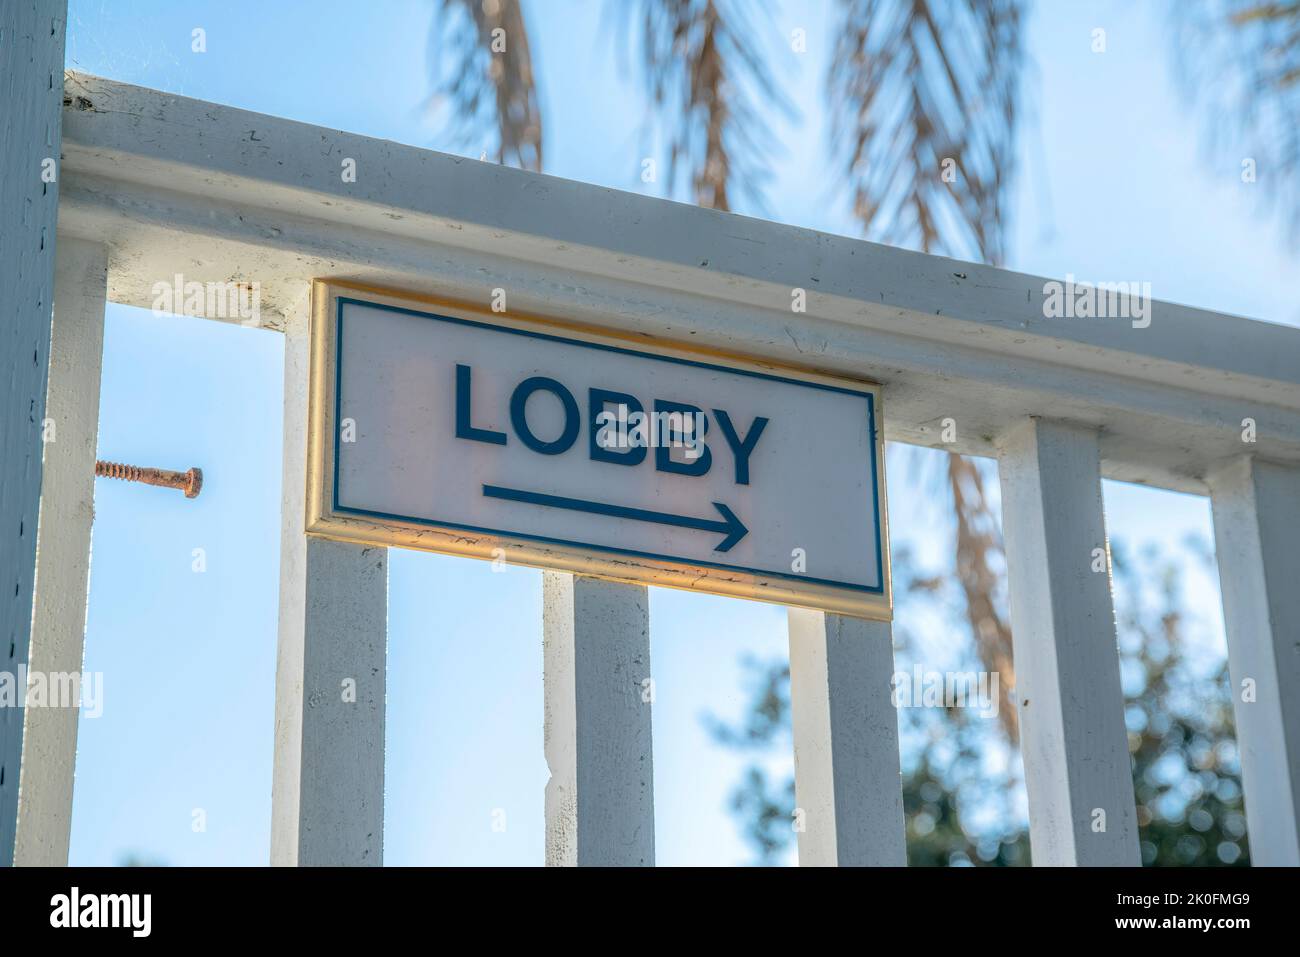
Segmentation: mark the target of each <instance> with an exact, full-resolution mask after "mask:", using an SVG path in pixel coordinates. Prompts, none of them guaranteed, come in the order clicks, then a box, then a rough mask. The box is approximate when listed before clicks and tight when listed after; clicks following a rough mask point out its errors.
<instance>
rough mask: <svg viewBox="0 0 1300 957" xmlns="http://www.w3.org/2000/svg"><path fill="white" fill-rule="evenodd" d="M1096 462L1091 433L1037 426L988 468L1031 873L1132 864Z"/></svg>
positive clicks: (1126, 764) (1133, 826)
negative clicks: (999, 533)
mask: <svg viewBox="0 0 1300 957" xmlns="http://www.w3.org/2000/svg"><path fill="white" fill-rule="evenodd" d="M1098 459H1099V456H1098V445H1097V436H1096V434H1095V433H1094V432H1092V431H1091V430H1088V429H1083V428H1079V427H1077V426H1071V425H1065V424H1061V423H1052V422H1045V421H1043V420H1041V419H1036V418H1034V419H1028V420H1026V421H1024V422H1022V423H1021V424H1020V425H1018V426H1016V427H1015V428H1013V429H1011V430H1010V431H1009V432H1008V433H1007V434H1006V435H1005V436H1004V437H1003V439H1002V451H1001V455H1000V456H999V459H998V467H999V472H1000V476H1001V484H1002V527H1003V534H1004V536H1005V539H1006V554H1007V572H1008V579H1009V587H1010V593H1011V594H1010V597H1011V628H1012V634H1013V636H1014V649H1013V653H1014V655H1015V665H1016V687H1015V696H1016V708H1017V711H1018V714H1019V717H1020V750H1021V753H1022V755H1023V757H1024V766H1025V789H1026V791H1027V793H1028V798H1029V843H1030V852H1031V854H1032V856H1033V862H1034V864H1035V865H1038V866H1061V865H1075V864H1078V865H1133V866H1136V865H1138V864H1140V863H1141V857H1140V854H1139V851H1138V839H1137V811H1136V805H1135V799H1134V796H1133V772H1132V767H1131V763H1130V759H1129V752H1128V734H1127V730H1126V729H1125V726H1124V695H1123V691H1122V689H1121V687H1120V675H1119V650H1118V647H1117V644H1116V636H1115V611H1114V606H1113V604H1112V600H1111V588H1110V556H1109V545H1108V543H1107V540H1106V523H1105V517H1104V514H1103V508H1102V497H1101V474H1100V471H1099V468H1098ZM1098 550H1100V551H1098Z"/></svg>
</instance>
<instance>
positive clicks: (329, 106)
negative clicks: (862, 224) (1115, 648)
mask: <svg viewBox="0 0 1300 957" xmlns="http://www.w3.org/2000/svg"><path fill="white" fill-rule="evenodd" d="M70 8H71V9H70V24H69V32H68V48H67V49H68V65H69V67H71V68H73V69H78V70H84V71H87V72H91V73H97V74H101V75H105V76H110V77H114V78H117V79H121V80H125V81H128V82H132V83H138V84H142V85H146V86H152V87H157V88H161V89H164V90H168V91H172V92H176V93H181V94H185V95H188V96H194V97H199V98H203V99H208V100H213V101H216V102H219V103H227V104H231V105H235V106H239V107H243V108H246V109H252V110H257V111H259V112H263V113H269V114H277V115H280V116H285V117H290V118H293V119H297V120H302V121H306V122H311V123H316V124H321V125H325V126H331V127H336V128H342V129H347V130H350V131H354V132H359V133H364V134H367V135H371V136H377V137H384V138H388V139H393V140H398V141H401V142H405V143H410V144H414V145H418V146H423V147H428V148H434V149H438V148H444V149H445V148H447V146H448V141H447V139H446V138H445V136H443V135H442V128H441V126H440V124H439V122H438V115H437V111H436V110H431V109H429V108H427V106H426V100H427V98H428V95H429V92H430V84H429V80H428V77H429V75H430V64H429V60H428V55H429V50H428V44H427V34H428V25H429V21H430V16H431V4H430V3H427V2H423V0H385V2H382V3H371V4H357V3H351V2H335V0H317V2H312V3H306V2H285V3H266V2H258V3H252V2H246V0H222V2H219V3H209V2H192V3H176V2H173V0H113V2H108V0H97V2H91V0H84V2H83V0H72V2H71V4H70ZM827 8H828V4H827V3H807V4H804V3H798V4H796V3H786V4H784V5H783V6H782V7H781V8H780V9H779V11H778V12H777V13H775V14H774V15H773V21H772V31H773V34H772V38H771V42H770V44H769V46H770V49H771V50H773V51H775V55H778V56H779V60H777V61H774V62H776V63H777V67H776V68H777V69H778V70H780V71H781V72H782V73H783V74H784V75H785V76H786V80H787V87H788V89H789V90H790V92H791V94H792V96H793V97H794V99H795V100H796V102H797V103H798V105H799V107H800V109H801V110H802V113H803V117H802V120H801V121H799V122H797V123H796V122H793V121H789V122H787V121H785V120H783V119H781V118H780V117H779V116H778V117H775V118H774V120H773V129H774V133H775V135H776V138H777V139H779V141H780V147H779V151H778V153H777V168H776V170H775V171H774V178H773V181H772V184H771V188H770V189H769V191H768V196H769V206H770V209H769V215H770V218H774V219H778V220H782V221H785V222H790V223H794V224H797V225H801V226H809V227H815V228H818V229H824V230H829V231H832V232H839V233H846V234H850V235H852V234H856V233H857V230H856V228H855V227H854V225H853V223H852V220H851V219H850V217H849V215H848V207H847V203H846V198H845V196H843V195H841V194H839V193H836V192H835V191H834V189H833V188H832V185H833V182H834V181H833V179H832V178H831V177H829V176H828V175H827V173H828V169H829V167H828V160H827V157H826V137H825V121H826V117H825V115H824V113H823V111H822V110H821V107H820V102H819V101H820V94H821V89H822V78H823V75H824V66H825V52H826V51H825V45H826V43H827V40H828V32H827V19H828V15H827ZM527 9H528V11H529V15H530V20H529V27H530V30H531V31H532V37H533V51H534V55H535V57H536V70H537V72H538V74H539V76H540V78H541V96H542V105H543V110H544V117H545V136H546V169H547V172H549V173H552V174H555V175H559V176H565V177H569V178H572V179H578V180H584V181H587V182H593V183H600V184H603V185H608V186H613V187H618V188H623V189H631V190H646V191H652V190H653V189H655V188H656V187H652V186H647V185H645V184H642V183H641V182H640V180H639V174H640V170H641V159H642V157H644V156H648V155H653V153H652V151H651V149H650V148H649V147H648V146H647V145H646V144H645V143H644V141H643V139H642V137H641V135H640V131H641V118H642V116H643V106H644V104H643V103H642V101H641V98H640V95H639V93H638V92H637V90H636V87H635V85H634V84H633V83H632V82H631V80H630V78H629V77H628V76H626V75H624V74H623V73H622V72H621V71H620V69H619V67H618V63H617V61H616V57H615V55H614V50H615V48H616V43H615V42H614V41H613V40H612V39H611V37H610V35H609V31H610V30H612V29H613V26H612V21H611V19H610V18H609V17H607V16H606V15H605V10H604V6H603V4H601V3H598V2H596V0H571V2H570V0H563V2H560V0H554V2H546V3H536V2H534V3H531V4H528V5H527ZM541 11H545V15H539V13H540V12H541ZM1160 12H1161V5H1158V4H1149V5H1136V4H1129V3H1121V2H1116V3H1072V4H1060V3H1042V4H1040V5H1039V6H1038V7H1037V12H1036V13H1035V14H1034V15H1033V16H1031V18H1030V21H1029V24H1028V32H1027V49H1028V53H1029V55H1030V58H1031V60H1032V61H1033V67H1032V70H1031V73H1030V79H1029V82H1028V87H1027V89H1028V92H1029V99H1030V101H1031V103H1032V108H1031V110H1030V112H1029V115H1028V122H1026V124H1025V127H1024V132H1023V135H1022V137H1021V150H1020V153H1021V155H1020V167H1021V170H1022V176H1021V179H1020V184H1019V187H1018V192H1017V201H1016V205H1015V211H1016V216H1015V219H1014V225H1013V229H1012V233H1011V237H1012V238H1011V242H1010V244H1009V250H1010V252H1009V261H1008V265H1009V266H1010V267H1011V268H1015V269H1019V270H1023V271H1027V272H1031V273H1038V274H1044V275H1050V276H1063V275H1065V274H1066V273H1073V274H1074V275H1075V276H1077V277H1080V278H1097V279H1110V280H1124V279H1132V280H1147V281H1150V282H1151V284H1152V289H1153V293H1154V295H1155V296H1156V297H1157V298H1160V299H1166V300H1172V301H1176V302H1184V303H1191V304H1195V305H1198V306H1202V307H1208V308H1214V309H1220V310H1223V311H1226V312H1231V313H1237V314H1241V315H1248V316H1253V317H1257V318H1263V319H1268V320H1270V321H1275V322H1287V323H1291V324H1297V323H1300V306H1297V305H1296V302H1295V299H1294V296H1293V294H1292V293H1293V291H1292V290H1291V289H1289V288H1287V286H1288V284H1287V283H1286V279H1287V278H1288V277H1289V276H1293V275H1294V274H1295V253H1294V251H1293V250H1289V249H1288V248H1287V247H1286V246H1285V244H1284V243H1283V241H1282V237H1281V234H1280V231H1279V229H1278V228H1277V227H1276V224H1275V223H1273V222H1271V221H1270V220H1268V219H1267V218H1266V217H1264V216H1262V215H1261V210H1263V209H1264V208H1265V206H1266V203H1265V202H1264V201H1263V200H1261V199H1260V198H1259V196H1258V195H1257V193H1256V191H1259V190H1265V189H1267V176H1266V171H1261V181H1260V182H1259V183H1256V184H1253V185H1252V184H1243V183H1241V181H1240V176H1239V172H1240V159H1241V157H1238V156H1235V155H1220V156H1218V157H1212V156H1209V155H1208V154H1207V153H1206V151H1204V150H1203V149H1201V145H1200V144H1201V135H1202V133H1203V132H1204V131H1203V130H1202V129H1201V128H1200V127H1199V125H1198V123H1197V119H1196V116H1195V113H1194V111H1193V110H1191V109H1189V108H1188V105H1187V104H1186V103H1185V102H1184V101H1183V100H1182V99H1181V98H1180V96H1179V94H1178V93H1177V92H1176V90H1175V88H1174V85H1173V83H1172V80H1171V77H1172V70H1171V66H1172V64H1171V58H1172V57H1173V56H1174V55H1175V54H1176V50H1175V49H1174V45H1173V39H1172V36H1171V32H1170V31H1169V30H1168V29H1167V28H1166V27H1165V26H1164V25H1163V24H1162V23H1161V20H1160ZM796 26H802V27H804V28H805V29H807V31H808V36H809V52H808V53H807V54H806V55H805V56H802V57H795V56H793V55H791V54H787V53H783V52H781V51H782V49H783V43H782V38H784V37H785V36H788V34H789V31H790V30H791V29H793V28H794V27H796ZM195 27H202V28H203V29H204V30H205V31H206V34H207V52H206V53H201V54H199V53H193V52H191V49H190V45H191V31H192V30H193V29H194V28H195ZM1095 27H1103V28H1104V29H1105V30H1106V31H1107V51H1106V53H1104V54H1095V53H1092V52H1091V49H1090V44H1091V32H1092V30H1093V28H1095ZM487 146H488V144H486V143H485V144H484V147H485V148H486V147H487ZM465 152H467V153H472V154H473V155H477V153H478V152H479V151H478V150H477V149H466V150H465ZM281 354H282V353H281V343H280V340H279V337H277V336H276V335H274V334H272V333H267V332H261V331H257V330H250V329H245V328H242V327H237V326H230V325H222V324H217V323H212V322H206V321H204V320H196V319H185V318H173V317H155V316H152V315H150V314H149V313H147V312H144V311H140V310H135V309H129V308H125V307H120V306H110V307H109V311H108V325H107V335H106V339H105V355H104V384H103V400H102V405H101V413H100V437H99V449H100V457H102V458H110V459H114V460H118V461H127V462H131V463H134V464H142V465H157V466H162V467H172V468H186V467H188V466H190V465H199V466H202V467H203V469H204V471H205V475H206V479H207V482H206V485H205V488H204V491H203V494H202V496H201V497H200V498H199V499H197V500H196V501H187V500H185V499H184V498H182V497H181V496H180V495H179V494H175V493H170V492H166V491H160V490H153V489H146V488H143V487H140V486H133V485H125V484H122V483H114V482H110V481H107V480H100V481H99V483H98V486H97V489H96V522H95V530H94V546H93V560H92V581H91V597H90V610H89V616H88V630H87V640H86V667H87V669H89V670H92V671H103V672H104V673H105V691H104V698H105V708H104V714H103V716H102V717H100V718H97V719H85V718H83V720H82V722H81V738H80V749H79V755H78V773H77V783H76V797H75V804H74V814H73V840H72V862H73V863H76V864H114V863H119V862H121V861H122V860H123V859H124V858H125V857H126V856H127V855H135V856H138V857H141V858H143V859H145V860H151V861H159V862H166V863H171V864H260V863H265V861H266V860H267V855H268V850H267V849H268V841H269V830H270V793H271V732H272V727H273V701H274V668H275V642H276V607H277V600H278V557H277V553H278V547H279V485H280V421H281V419H280V417H281V381H280V378H281V365H280V363H281ZM926 454H931V453H915V452H910V451H909V450H905V449H892V450H891V453H890V464H889V468H890V488H889V497H890V513H891V514H890V526H891V530H892V531H893V534H894V536H895V544H896V547H897V545H898V544H900V543H904V542H905V543H907V544H908V545H909V546H910V547H911V548H912V550H913V551H914V552H915V553H916V554H917V555H918V557H919V558H920V559H921V560H922V561H923V562H925V563H927V564H929V565H932V566H935V567H939V568H942V567H945V562H946V554H947V549H948V547H949V545H948V538H947V533H946V521H945V516H944V512H943V508H944V507H945V506H946V499H944V498H943V497H941V496H940V495H939V494H938V489H937V487H936V486H935V484H934V483H933V482H925V481H921V480H920V479H919V478H918V474H919V472H920V471H921V470H920V469H919V468H918V466H917V459H918V458H921V459H922V460H923V459H924V456H925V455H926ZM1106 506H1107V521H1108V525H1109V529H1110V532H1111V535H1112V537H1120V538H1124V539H1125V540H1127V541H1129V542H1132V543H1140V542H1144V541H1148V540H1154V541H1159V542H1162V543H1165V544H1166V545H1168V546H1169V547H1177V545H1178V543H1179V542H1181V540H1182V538H1183V536H1184V535H1185V534H1187V533H1188V532H1194V533H1198V534H1200V535H1201V536H1202V537H1203V538H1204V539H1206V540H1207V541H1208V540H1210V539H1211V533H1210V526H1209V509H1208V505H1207V503H1206V502H1205V501H1204V500H1203V499H1199V498H1195V497H1191V496H1182V495H1174V494H1171V493H1163V492H1157V491H1152V490H1149V489H1140V488H1135V487H1130V486H1122V485H1118V484H1116V483H1107V486H1106ZM196 548H202V549H204V551H205V554H206V566H207V567H206V571H204V572H202V573H196V572H194V571H193V570H192V561H193V559H192V555H193V550H194V549H196ZM1186 591H1187V598H1188V602H1189V604H1190V605H1191V607H1192V609H1193V611H1194V612H1196V613H1198V614H1199V615H1200V616H1202V617H1203V618H1204V619H1205V621H1206V622H1207V629H1208V633H1209V635H1210V639H1209V640H1208V641H1207V645H1206V649H1205V653H1206V654H1207V655H1215V654H1220V655H1221V654H1222V634H1221V632H1222V625H1221V621H1220V617H1219V606H1218V589H1217V582H1216V581H1214V580H1213V578H1212V577H1207V576H1206V575H1205V574H1204V572H1203V571H1201V570H1199V569H1198V568H1191V569H1189V579H1188V584H1187V589H1186ZM389 600H390V612H389V615H390V620H389V676H388V735H389V741H388V751H387V784H386V787H387V798H386V823H385V843H386V848H385V854H386V860H387V862H388V863H390V864H416V863H432V864H469V863H475V864H540V863H541V861H542V855H543V844H542V842H543V822H542V807H543V786H544V784H545V781H546V766H545V762H544V760H543V754H542V697H541V691H542V685H541V669H542V655H541V634H540V620H541V582H540V573H538V572H535V571H531V570H527V569H511V570H509V571H508V572H507V573H505V574H492V573H491V571H490V566H489V565H487V564H486V563H476V562H471V561H467V560H458V559H451V558H445V557H442V556H436V555H426V554H417V553H411V552H400V553H399V552H394V553H393V554H392V559H391V564H390V581H389ZM907 613H909V610H908V609H907V608H906V607H905V600H904V602H901V603H900V614H907ZM651 627H652V634H653V646H652V659H653V671H654V676H655V681H656V692H657V697H656V705H655V713H654V733H655V756H654V757H655V800H656V817H657V832H658V833H657V843H658V859H659V862H660V863H663V864H706V863H742V862H747V861H748V860H749V859H750V854H749V852H748V849H747V848H746V847H745V846H744V844H743V842H742V841H741V839H740V837H739V834H738V831H737V828H736V826H735V823H734V822H733V820H732V819H731V818H730V816H729V815H728V813H727V807H726V802H727V794H728V791H729V789H730V787H731V786H732V784H733V783H734V781H735V780H736V778H737V775H738V773H739V771H740V769H741V767H742V765H743V761H742V759H741V758H739V757H737V756H736V755H733V754H731V753H729V752H727V751H725V750H720V749H718V748H716V747H715V746H714V745H713V744H712V742H711V741H710V739H709V735H708V732H707V731H706V729H705V727H704V723H703V721H702V716H703V715H704V714H706V713H713V714H717V715H719V716H722V717H733V718H734V717H739V716H740V715H741V714H742V712H743V709H744V706H745V703H746V701H747V693H746V692H747V689H746V686H745V684H744V680H743V678H744V675H743V671H742V669H741V666H740V660H741V657H742V656H743V655H745V654H752V655H755V656H757V657H760V658H769V657H775V656H779V655H782V654H784V649H785V616H784V611H783V610H782V609H780V608H777V607H774V606H767V605H761V604H755V603H748V602H740V601H732V600H724V599H720V598H711V597H707V596H699V595H690V594H684V593H680V592H669V591H660V590H654V591H653V592H652V598H651ZM941 637H942V636H941ZM949 637H951V636H949ZM774 766H775V767H778V768H780V767H787V768H788V766H789V760H788V758H780V759H776V760H775V764H774ZM195 809H202V810H203V812H204V813H205V816H206V821H207V829H206V831H204V832H195V831H194V830H193V829H192V827H191V822H192V820H193V814H194V811H195ZM498 809H500V810H504V811H505V813H506V822H507V826H506V829H505V831H504V832H497V831H494V830H493V828H492V823H493V812H494V811H497V810H498Z"/></svg>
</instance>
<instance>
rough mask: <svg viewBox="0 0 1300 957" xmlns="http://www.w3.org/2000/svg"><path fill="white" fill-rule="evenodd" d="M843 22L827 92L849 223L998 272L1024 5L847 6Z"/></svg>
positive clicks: (888, 0)
mask: <svg viewBox="0 0 1300 957" xmlns="http://www.w3.org/2000/svg"><path fill="white" fill-rule="evenodd" d="M839 11H840V13H839V17H840V19H839V23H838V27H837V30H836V34H837V37H838V39H837V40H836V45H835V54H834V58H833V60H832V65H831V69H830V72H829V74H828V77H827V91H828V95H829V100H830V105H831V123H832V148H833V151H834V154H835V156H836V158H837V159H838V160H839V161H840V162H842V163H843V164H844V167H845V172H846V173H847V176H848V179H849V182H850V184H851V189H852V191H853V212H854V215H855V216H856V217H857V219H858V221H859V222H860V223H861V224H862V227H863V229H864V230H865V231H866V232H867V234H868V235H869V236H871V237H872V238H874V239H879V240H881V241H883V242H890V243H894V244H897V245H908V246H913V247H915V248H919V249H921V250H923V251H925V252H938V253H944V254H946V255H950V256H957V257H960V258H966V259H979V260H983V261H985V262H991V263H994V264H1000V263H1001V262H1002V260H1003V255H1004V250H1005V245H1004V241H1003V227H1004V224H1005V219H1006V204H1007V185H1008V183H1009V181H1010V179H1011V175H1012V173H1013V171H1014V161H1015V152H1014V146H1015V133H1016V121H1017V117H1018V109H1017V107H1018V100H1019V96H1018V92H1019V81H1020V68H1021V66H1022V63H1023V57H1022V53H1021V48H1020V19H1021V0H840V3H839ZM945 173H947V174H948V175H947V176H945Z"/></svg>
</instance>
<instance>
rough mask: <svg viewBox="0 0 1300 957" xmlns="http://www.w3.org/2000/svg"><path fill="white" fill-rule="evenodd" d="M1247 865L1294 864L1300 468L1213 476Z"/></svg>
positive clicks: (1299, 833)
mask: <svg viewBox="0 0 1300 957" xmlns="http://www.w3.org/2000/svg"><path fill="white" fill-rule="evenodd" d="M1210 487H1211V489H1212V495H1211V500H1212V502H1213V505H1214V542H1215V550H1216V554H1217V558H1218V565H1219V581H1220V583H1221V586H1222V590H1223V617H1224V622H1225V624H1226V626H1227V634H1228V670H1229V672H1230V674H1231V676H1232V696H1233V697H1232V704H1233V711H1234V715H1235V718H1236V726H1237V748H1238V751H1239V752H1240V754H1241V776H1242V787H1243V790H1244V791H1245V801H1246V831H1247V839H1248V840H1249V842H1250V860H1251V863H1252V864H1256V865H1268V866H1289V867H1296V866H1300V469H1296V468H1290V467H1285V466H1280V465H1274V464H1272V463H1269V462H1261V461H1258V460H1256V459H1254V458H1248V457H1246V456H1242V457H1240V458H1238V459H1237V460H1236V461H1235V462H1232V463H1231V464H1229V465H1227V466H1226V467H1225V468H1224V469H1222V470H1221V471H1219V472H1218V473H1216V474H1214V475H1212V476H1211V479H1210Z"/></svg>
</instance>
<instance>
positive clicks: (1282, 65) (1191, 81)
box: [1172, 0, 1300, 242]
mask: <svg viewBox="0 0 1300 957" xmlns="http://www.w3.org/2000/svg"><path fill="white" fill-rule="evenodd" d="M1172 9H1173V12H1174V16H1175V22H1176V24H1177V26H1178V29H1177V30H1176V31H1175V35H1176V37H1177V47H1178V50H1177V57H1176V63H1177V65H1178V70H1177V72H1178V76H1179V79H1180V80H1181V83H1182V86H1183V88H1184V90H1185V91H1186V92H1188V93H1189V94H1190V95H1191V97H1192V98H1193V99H1194V100H1195V101H1196V102H1198V103H1199V104H1201V105H1202V106H1203V107H1204V110H1203V111H1202V115H1203V116H1204V118H1205V125H1206V134H1207V136H1206V141H1207V145H1208V146H1209V148H1210V150H1211V152H1212V153H1216V154H1221V153H1225V152H1227V151H1228V150H1229V149H1231V150H1232V151H1233V155H1232V159H1233V163H1232V164H1231V165H1232V166H1233V168H1234V172H1236V167H1237V164H1238V163H1242V164H1246V163H1247V162H1248V161H1249V164H1250V173H1251V174H1252V176H1253V180H1254V182H1255V183H1257V184H1258V186H1256V187H1255V188H1256V189H1258V190H1259V203H1260V206H1261V208H1263V209H1265V210H1267V211H1269V212H1270V213H1276V214H1278V215H1280V216H1281V217H1282V219H1283V221H1284V222H1285V223H1286V224H1287V226H1288V227H1289V228H1290V233H1291V240H1292V242H1296V241H1300V0H1278V2H1262V0H1204V2H1201V3H1178V4H1173V5H1172ZM1242 172H1243V173H1244V172H1245V169H1244V167H1243V169H1242ZM1243 179H1244V177H1243Z"/></svg>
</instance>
